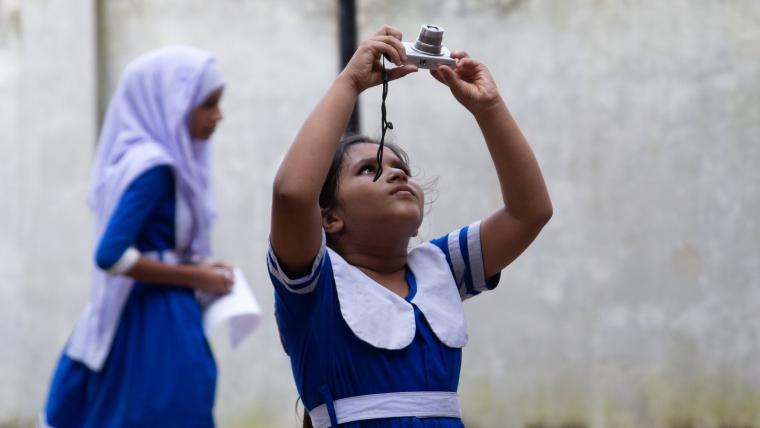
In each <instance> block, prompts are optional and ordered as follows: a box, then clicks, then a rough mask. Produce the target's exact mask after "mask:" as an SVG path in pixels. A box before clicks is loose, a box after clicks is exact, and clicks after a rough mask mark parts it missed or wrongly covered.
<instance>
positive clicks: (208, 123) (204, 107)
mask: <svg viewBox="0 0 760 428" xmlns="http://www.w3.org/2000/svg"><path fill="white" fill-rule="evenodd" d="M223 91H224V89H223V88H220V89H217V90H216V91H214V92H212V93H210V94H209V95H208V97H206V99H205V100H204V101H203V102H202V103H201V104H200V105H199V106H198V107H196V108H195V109H194V110H193V111H192V112H190V126H189V128H190V129H189V130H190V137H192V138H193V139H195V140H208V139H209V138H210V137H211V134H213V133H214V131H215V130H216V124H217V123H219V121H221V120H222V109H221V108H220V107H219V101H220V100H221V99H222V92H223Z"/></svg>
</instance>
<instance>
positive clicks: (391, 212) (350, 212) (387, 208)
mask: <svg viewBox="0 0 760 428" xmlns="http://www.w3.org/2000/svg"><path fill="white" fill-rule="evenodd" d="M377 147H378V145H377V144H374V143H357V144H352V145H351V146H349V147H348V149H347V150H346V154H345V157H344V159H343V164H342V166H341V172H340V176H339V178H338V180H339V181H338V186H337V202H338V204H337V207H336V208H335V209H334V211H335V215H338V216H340V217H341V218H342V220H343V223H344V225H345V226H344V228H345V231H346V232H352V231H353V232H359V233H360V234H361V233H362V232H363V233H366V232H374V233H382V231H383V230H387V229H386V228H394V229H395V228H401V230H406V231H407V232H409V236H415V235H416V234H417V229H418V228H419V226H420V224H422V216H423V207H424V203H425V195H424V192H423V190H422V187H421V186H420V185H419V184H418V183H417V181H416V180H414V179H413V178H411V177H410V173H409V170H408V166H407V165H406V164H404V162H403V161H402V160H401V159H399V157H398V156H396V154H395V153H394V152H393V150H390V149H388V148H384V150H383V173H382V175H381V176H380V178H379V179H378V180H377V181H376V182H373V181H372V179H373V178H374V177H375V173H376V172H377Z"/></svg>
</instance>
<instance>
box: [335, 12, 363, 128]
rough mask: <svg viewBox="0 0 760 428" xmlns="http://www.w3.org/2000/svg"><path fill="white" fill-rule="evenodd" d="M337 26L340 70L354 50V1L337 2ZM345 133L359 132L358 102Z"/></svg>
mask: <svg viewBox="0 0 760 428" xmlns="http://www.w3.org/2000/svg"><path fill="white" fill-rule="evenodd" d="M338 25H339V37H340V40H339V43H340V68H341V70H342V69H343V67H345V66H346V64H348V61H349V60H350V59H351V56H352V55H353V54H354V51H355V50H356V45H357V43H356V0H338ZM346 131H347V132H357V133H358V132H361V131H360V129H359V101H357V102H356V105H354V111H353V112H352V113H351V119H349V121H348V127H347V128H346Z"/></svg>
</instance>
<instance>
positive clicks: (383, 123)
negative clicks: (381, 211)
mask: <svg viewBox="0 0 760 428" xmlns="http://www.w3.org/2000/svg"><path fill="white" fill-rule="evenodd" d="M381 57H382V67H383V69H382V70H381V72H380V75H381V76H382V78H383V98H382V101H381V102H380V145H379V147H378V148H377V172H376V173H375V178H373V179H372V181H373V182H374V181H377V180H378V179H379V178H380V176H381V175H382V174H383V147H385V132H386V131H387V130H389V129H393V124H392V123H391V122H388V120H387V119H386V117H385V116H386V111H385V98H386V97H387V96H388V70H386V68H385V56H381Z"/></svg>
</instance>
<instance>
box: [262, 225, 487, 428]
mask: <svg viewBox="0 0 760 428" xmlns="http://www.w3.org/2000/svg"><path fill="white" fill-rule="evenodd" d="M324 241H325V240H324V237H323V240H322V247H321V249H320V251H319V254H318V256H317V257H316V259H315V261H314V264H313V266H312V269H311V272H310V273H309V274H308V275H306V276H304V277H302V278H297V279H292V278H288V277H287V275H286V274H285V273H284V272H283V271H282V270H281V269H280V267H279V264H278V261H277V257H276V255H275V254H274V251H273V250H272V249H271V246H270V249H269V254H268V266H269V274H270V277H271V279H272V283H273V284H274V288H275V312H276V316H277V323H278V326H279V329H280V335H281V339H282V342H283V346H284V347H285V350H286V352H287V353H288V355H289V356H290V361H291V367H292V370H293V377H294V378H295V381H296V387H297V389H298V393H299V395H300V396H301V399H302V401H303V403H304V406H305V407H306V408H307V409H309V415H310V416H311V418H312V423H313V425H314V426H315V427H316V428H323V427H334V426H338V425H340V426H342V427H350V428H358V427H362V428H365V427H378V428H379V427H394V428H401V427H404V428H406V427H425V428H432V427H440V428H455V427H462V426H463V425H462V422H461V414H460V408H459V399H458V397H457V392H456V391H457V386H458V383H459V371H460V367H461V363H462V350H461V348H462V347H463V346H464V345H465V344H466V342H467V326H466V321H465V317H464V310H463V307H462V300H464V299H466V298H468V297H471V296H474V295H476V294H478V293H480V292H481V291H484V290H489V289H493V288H495V287H496V285H497V284H498V281H499V275H495V276H494V277H492V278H490V279H487V278H485V276H484V273H483V258H482V253H481V247H480V223H474V224H472V225H470V226H467V227H463V228H462V229H459V230H457V231H454V232H452V233H450V234H448V235H446V236H442V237H440V238H437V239H434V240H432V241H430V242H426V243H423V244H421V245H419V246H417V247H415V248H414V249H412V250H411V251H410V252H409V254H408V257H407V269H406V279H407V282H408V284H409V294H408V296H406V298H403V297H400V296H398V295H396V294H395V293H393V292H391V291H389V290H388V289H386V288H385V287H383V286H382V285H380V284H378V283H377V282H375V281H374V280H372V279H371V278H370V277H368V276H367V275H365V274H364V273H363V272H362V271H361V270H359V269H358V268H356V267H354V266H352V265H350V264H348V263H347V262H346V261H345V260H344V259H343V258H342V257H341V256H340V255H339V254H337V253H336V252H334V251H332V250H331V249H328V248H327V247H326V245H325V242H324Z"/></svg>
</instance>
